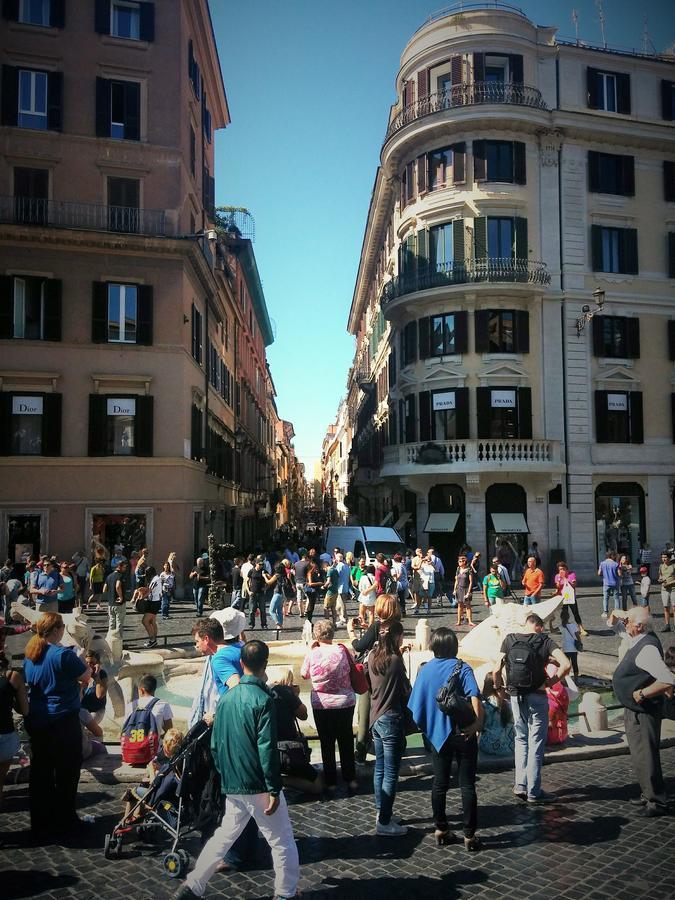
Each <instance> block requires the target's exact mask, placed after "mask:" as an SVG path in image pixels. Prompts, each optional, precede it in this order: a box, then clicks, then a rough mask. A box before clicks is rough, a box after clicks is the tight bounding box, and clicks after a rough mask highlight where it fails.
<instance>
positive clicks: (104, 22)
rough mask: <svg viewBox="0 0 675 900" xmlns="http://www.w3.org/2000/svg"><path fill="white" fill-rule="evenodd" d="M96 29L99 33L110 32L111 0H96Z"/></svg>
mask: <svg viewBox="0 0 675 900" xmlns="http://www.w3.org/2000/svg"><path fill="white" fill-rule="evenodd" d="M94 30H95V31H96V32H97V33H98V34H110V0H96V2H95V4H94Z"/></svg>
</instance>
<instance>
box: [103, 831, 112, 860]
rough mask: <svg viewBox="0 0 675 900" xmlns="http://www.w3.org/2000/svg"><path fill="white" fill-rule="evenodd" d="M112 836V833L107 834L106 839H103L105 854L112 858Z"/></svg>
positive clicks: (107, 857)
mask: <svg viewBox="0 0 675 900" xmlns="http://www.w3.org/2000/svg"><path fill="white" fill-rule="evenodd" d="M111 837H112V835H110V834H106V836H105V840H104V841H103V855H104V856H105V858H106V859H112V858H113V856H112V853H111V852H110V850H111V848H110V840H111Z"/></svg>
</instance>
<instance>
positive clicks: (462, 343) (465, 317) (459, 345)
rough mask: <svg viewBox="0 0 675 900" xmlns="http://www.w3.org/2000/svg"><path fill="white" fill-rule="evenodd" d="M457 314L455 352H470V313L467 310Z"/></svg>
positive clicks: (455, 314)
mask: <svg viewBox="0 0 675 900" xmlns="http://www.w3.org/2000/svg"><path fill="white" fill-rule="evenodd" d="M454 316H455V353H468V352H469V327H468V321H469V314H468V312H467V311H466V310H461V311H460V312H456V313H454Z"/></svg>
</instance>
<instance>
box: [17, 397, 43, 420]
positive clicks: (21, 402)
mask: <svg viewBox="0 0 675 900" xmlns="http://www.w3.org/2000/svg"><path fill="white" fill-rule="evenodd" d="M43 400H44V398H43V397H12V414H13V415H15V416H41V415H42V407H43Z"/></svg>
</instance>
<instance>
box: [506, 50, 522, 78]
mask: <svg viewBox="0 0 675 900" xmlns="http://www.w3.org/2000/svg"><path fill="white" fill-rule="evenodd" d="M509 63H510V65H509V68H510V69H511V84H522V83H523V57H522V56H521V55H520V54H519V53H512V54H511V55H510V56H509Z"/></svg>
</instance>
